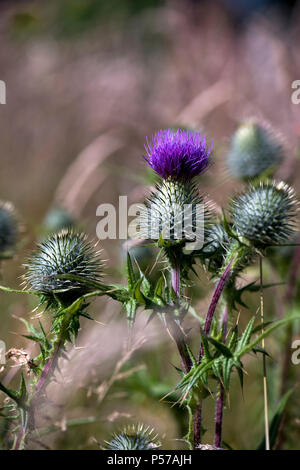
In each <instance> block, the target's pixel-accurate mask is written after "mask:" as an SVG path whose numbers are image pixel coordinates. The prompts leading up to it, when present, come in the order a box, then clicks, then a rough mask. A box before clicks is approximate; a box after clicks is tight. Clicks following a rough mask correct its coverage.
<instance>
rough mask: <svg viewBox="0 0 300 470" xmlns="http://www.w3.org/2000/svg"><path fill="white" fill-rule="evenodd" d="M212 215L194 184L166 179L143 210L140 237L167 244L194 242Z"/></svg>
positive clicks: (146, 202) (157, 187) (158, 186)
mask: <svg viewBox="0 0 300 470" xmlns="http://www.w3.org/2000/svg"><path fill="white" fill-rule="evenodd" d="M209 218H210V210H209V208H208V207H207V204H204V200H203V198H202V197H201V196H200V195H199V194H198V192H197V190H196V187H195V185H194V184H192V183H185V182H175V181H174V182H173V181H171V180H168V181H163V182H162V184H160V185H157V186H156V191H154V192H153V193H152V194H151V195H150V197H149V198H148V199H147V200H146V201H145V205H144V207H143V208H142V209H141V213H140V238H144V239H151V240H155V241H160V242H163V243H164V242H166V244H167V245H170V244H178V243H181V242H189V241H194V240H195V238H196V236H197V235H199V230H202V227H203V226H204V225H205V222H207V221H208V220H209ZM200 235H201V234H200Z"/></svg>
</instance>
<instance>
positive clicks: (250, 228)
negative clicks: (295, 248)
mask: <svg viewBox="0 0 300 470" xmlns="http://www.w3.org/2000/svg"><path fill="white" fill-rule="evenodd" d="M297 205H298V204H297V201H296V197H295V194H294V191H293V189H291V188H290V187H289V186H288V185H287V184H285V183H283V182H281V183H276V182H266V183H260V184H259V185H258V186H251V187H250V188H249V189H247V191H246V192H245V193H243V194H242V195H240V196H239V197H237V198H236V199H234V200H233V201H232V204H231V214H232V221H233V227H234V230H235V231H236V232H237V234H238V236H240V237H241V240H242V241H244V242H245V243H248V244H251V245H252V246H254V247H255V248H266V247H267V246H270V245H275V244H281V243H284V242H286V241H287V240H288V239H290V238H291V237H292V236H293V234H294V232H295V230H296V215H297V212H298V208H297Z"/></svg>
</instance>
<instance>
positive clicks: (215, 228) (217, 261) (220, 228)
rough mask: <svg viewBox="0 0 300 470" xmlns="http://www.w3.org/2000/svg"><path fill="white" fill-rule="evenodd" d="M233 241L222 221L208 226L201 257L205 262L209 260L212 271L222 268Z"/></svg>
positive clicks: (200, 252)
mask: <svg viewBox="0 0 300 470" xmlns="http://www.w3.org/2000/svg"><path fill="white" fill-rule="evenodd" d="M231 241H232V240H231V239H230V237H229V235H228V233H227V232H226V230H225V227H224V225H223V224H222V223H221V222H219V223H215V224H213V225H211V226H210V227H209V228H208V230H207V234H206V237H205V243H204V246H203V248H202V250H201V251H199V257H200V259H201V260H202V261H203V262H205V261H208V269H209V270H210V271H217V270H218V269H219V268H221V266H222V264H223V262H224V259H225V256H226V254H227V251H228V247H229V245H230V243H231Z"/></svg>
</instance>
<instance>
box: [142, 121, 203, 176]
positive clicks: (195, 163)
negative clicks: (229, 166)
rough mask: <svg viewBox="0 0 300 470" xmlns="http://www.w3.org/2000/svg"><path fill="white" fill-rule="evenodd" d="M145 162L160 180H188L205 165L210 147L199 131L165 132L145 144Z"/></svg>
mask: <svg viewBox="0 0 300 470" xmlns="http://www.w3.org/2000/svg"><path fill="white" fill-rule="evenodd" d="M145 150H146V155H145V157H144V158H145V160H146V162H147V163H148V165H149V166H150V167H151V168H152V169H153V170H154V171H155V172H156V173H157V174H158V175H160V176H161V177H162V178H163V179H168V178H171V179H174V180H181V181H182V180H184V181H187V180H191V179H192V178H194V177H195V176H198V175H199V174H200V173H202V172H203V171H204V170H205V169H206V168H207V167H208V165H209V162H210V153H211V147H210V148H207V146H206V139H205V137H202V136H201V134H200V133H199V132H191V131H189V130H182V129H178V130H174V129H166V130H161V131H158V132H156V133H155V134H154V136H153V138H152V142H148V140H147V145H145Z"/></svg>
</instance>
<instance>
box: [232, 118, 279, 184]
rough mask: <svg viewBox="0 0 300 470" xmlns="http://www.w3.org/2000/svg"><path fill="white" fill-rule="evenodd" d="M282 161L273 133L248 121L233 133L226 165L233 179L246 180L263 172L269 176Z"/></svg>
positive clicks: (264, 126)
mask: <svg viewBox="0 0 300 470" xmlns="http://www.w3.org/2000/svg"><path fill="white" fill-rule="evenodd" d="M282 160H283V147H282V145H281V142H280V140H279V138H278V137H277V136H276V135H275V133H274V131H272V130H271V128H269V127H268V126H266V125H262V124H258V123H257V122H255V121H254V120H250V121H247V122H245V123H243V124H241V125H240V127H239V128H238V129H237V131H236V132H235V134H234V136H233V138H232V142H231V146H230V150H229V153H228V158H227V163H228V168H229V171H230V173H231V174H232V176H233V177H234V178H239V179H243V180H248V179H251V178H256V177H259V176H261V175H262V174H263V173H265V172H267V173H268V176H270V175H271V174H273V173H274V171H275V170H276V168H277V167H278V165H279V164H280V163H281V162H282Z"/></svg>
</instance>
